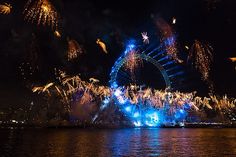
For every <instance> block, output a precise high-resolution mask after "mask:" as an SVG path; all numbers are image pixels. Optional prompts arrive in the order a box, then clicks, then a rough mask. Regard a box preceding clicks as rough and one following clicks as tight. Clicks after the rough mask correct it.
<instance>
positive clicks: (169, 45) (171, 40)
mask: <svg viewBox="0 0 236 157" xmlns="http://www.w3.org/2000/svg"><path fill="white" fill-rule="evenodd" d="M156 25H157V27H158V28H159V30H160V32H161V35H162V36H161V42H164V45H165V49H166V52H167V54H168V55H169V56H170V58H172V59H174V60H175V61H176V62H178V63H182V62H183V61H182V60H181V59H179V58H178V55H177V53H178V49H177V42H176V39H175V34H174V33H173V30H172V28H171V26H170V25H168V24H167V23H166V22H165V21H164V20H163V19H160V18H159V19H158V20H157V21H156Z"/></svg>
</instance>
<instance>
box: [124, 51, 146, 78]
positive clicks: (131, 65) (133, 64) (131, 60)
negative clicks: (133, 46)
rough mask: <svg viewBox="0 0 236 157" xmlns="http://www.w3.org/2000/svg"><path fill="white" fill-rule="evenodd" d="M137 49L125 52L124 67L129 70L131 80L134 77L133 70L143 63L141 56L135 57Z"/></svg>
mask: <svg viewBox="0 0 236 157" xmlns="http://www.w3.org/2000/svg"><path fill="white" fill-rule="evenodd" d="M136 53H137V51H135V50H130V51H129V52H128V53H127V57H126V62H125V68H126V69H127V70H128V71H129V72H130V74H131V77H132V80H134V79H135V77H134V76H135V70H136V69H137V68H139V67H140V66H142V65H143V61H142V59H141V58H139V57H137V55H136Z"/></svg>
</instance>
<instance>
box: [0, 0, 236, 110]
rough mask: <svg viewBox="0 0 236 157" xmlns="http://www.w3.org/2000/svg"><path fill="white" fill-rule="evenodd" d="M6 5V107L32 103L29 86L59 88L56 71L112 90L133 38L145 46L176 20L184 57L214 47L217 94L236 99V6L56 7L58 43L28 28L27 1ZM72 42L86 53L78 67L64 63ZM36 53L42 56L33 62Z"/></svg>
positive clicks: (1, 59) (223, 0) (191, 0)
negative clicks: (161, 26) (28, 67)
mask: <svg viewBox="0 0 236 157" xmlns="http://www.w3.org/2000/svg"><path fill="white" fill-rule="evenodd" d="M0 2H1V3H3V2H8V3H10V4H11V5H12V6H13V9H12V12H11V14H9V15H1V14H0V21H1V24H0V70H1V77H0V95H1V96H0V104H1V107H2V106H7V105H13V104H17V105H20V104H21V103H24V100H25V99H27V100H28V99H30V98H27V97H28V96H30V93H31V92H30V87H31V85H32V84H45V83H47V82H50V81H53V79H54V68H58V69H62V70H66V71H67V72H68V74H71V75H75V74H81V77H82V78H83V79H85V80H86V79H88V78H90V77H95V78H98V79H99V80H101V83H102V84H105V85H107V82H108V80H109V73H110V70H111V67H112V65H113V64H114V62H115V61H116V59H117V58H118V57H119V56H120V54H121V53H122V52H123V50H124V45H125V43H126V42H127V41H128V40H129V39H131V38H135V39H136V38H138V40H141V35H140V33H141V32H144V31H145V32H148V33H149V34H151V37H152V38H150V41H151V42H152V40H153V41H156V40H157V39H158V33H157V32H158V29H157V28H156V26H155V24H154V20H153V18H152V17H153V16H158V17H161V18H163V19H164V20H165V21H166V22H168V23H169V24H171V21H172V18H173V17H175V18H176V19H177V23H176V24H175V25H174V26H173V29H174V30H175V32H176V34H177V40H178V46H179V49H180V51H181V53H183V54H182V56H183V57H184V56H187V53H188V52H187V51H186V50H185V49H184V46H185V45H188V46H191V45H192V43H193V42H194V40H195V39H198V40H201V41H205V42H208V43H210V45H211V46H212V47H213V48H214V63H213V67H212V74H211V76H212V78H213V81H214V84H215V89H216V93H218V94H220V95H222V94H228V95H230V96H236V84H235V82H236V69H235V66H236V64H235V63H232V62H231V61H230V60H229V59H228V58H229V57H236V43H235V42H236V40H235V35H236V29H235V28H236V20H235V19H236V1H235V0H153V1H152V0H150V1H127V0H126V1H125V0H113V1H105V0H100V1H98V0H96V1H95V0H51V2H52V3H53V5H54V6H55V8H56V9H57V11H58V12H59V14H60V20H59V31H61V32H62V37H61V38H59V39H58V38H56V37H55V36H54V34H53V31H52V30H51V28H49V27H47V26H46V27H43V26H40V25H39V26H37V25H36V24H35V23H33V24H31V23H28V22H27V21H24V15H23V13H22V12H23V9H24V5H25V3H26V0H20V1H16V0H6V1H2V0H1V1H0ZM68 38H70V39H74V40H76V41H77V42H78V43H79V44H80V45H81V46H82V47H83V49H84V51H85V53H84V54H82V55H81V56H79V58H78V60H76V61H74V62H68V61H67V59H66V50H67V39H68ZM97 38H100V39H102V40H103V41H104V42H105V43H106V45H107V48H108V51H109V54H105V53H104V52H102V50H101V49H100V47H99V46H98V45H97V44H96V39H97ZM154 38H156V39H154ZM32 47H33V50H32ZM32 51H34V52H37V57H36V58H37V59H35V58H34V57H33V61H32V55H30V54H31V52H32ZM29 60H31V62H33V63H34V64H35V66H36V65H37V66H38V70H36V72H34V73H33V75H32V76H25V77H27V79H26V80H24V79H23V77H22V75H21V72H20V71H19V66H21V65H22V63H26V62H29ZM189 81H190V82H191V81H195V80H194V79H193V80H189ZM193 83H195V82H193ZM199 85H200V84H199ZM199 88H201V85H200V86H199Z"/></svg>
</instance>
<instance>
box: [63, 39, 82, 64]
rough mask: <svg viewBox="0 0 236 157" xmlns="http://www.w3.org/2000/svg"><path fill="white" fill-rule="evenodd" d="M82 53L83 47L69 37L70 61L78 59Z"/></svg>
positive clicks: (68, 52)
mask: <svg viewBox="0 0 236 157" xmlns="http://www.w3.org/2000/svg"><path fill="white" fill-rule="evenodd" d="M81 53H82V48H81V47H80V45H79V44H78V42H77V41H75V40H73V39H72V40H69V39H68V50H67V59H68V61H70V60H73V59H76V58H77V57H78V56H79V54H81Z"/></svg>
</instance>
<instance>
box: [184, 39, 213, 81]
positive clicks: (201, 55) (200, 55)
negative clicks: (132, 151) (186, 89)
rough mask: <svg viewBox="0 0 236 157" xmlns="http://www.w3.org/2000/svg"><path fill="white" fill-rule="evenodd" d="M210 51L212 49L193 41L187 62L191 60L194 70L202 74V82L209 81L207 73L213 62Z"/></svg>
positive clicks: (207, 45)
mask: <svg viewBox="0 0 236 157" xmlns="http://www.w3.org/2000/svg"><path fill="white" fill-rule="evenodd" d="M212 51H213V48H212V47H211V46H210V45H209V44H204V43H201V42H200V41H198V40H195V42H194V44H193V45H192V47H191V49H190V52H189V56H188V60H189V59H192V60H193V63H194V64H195V68H196V69H197V70H198V71H199V72H200V73H201V74H202V79H203V80H204V81H209V73H210V70H211V63H212V61H213V56H212Z"/></svg>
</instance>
